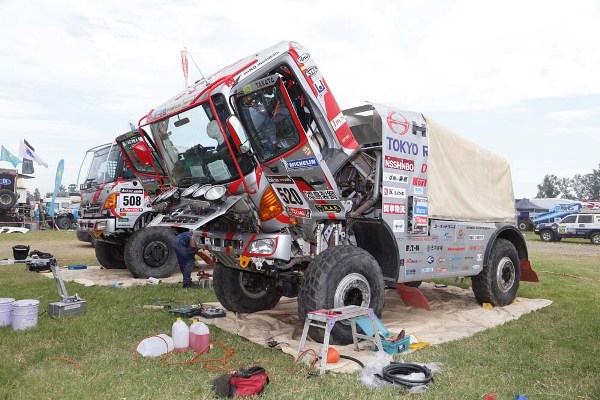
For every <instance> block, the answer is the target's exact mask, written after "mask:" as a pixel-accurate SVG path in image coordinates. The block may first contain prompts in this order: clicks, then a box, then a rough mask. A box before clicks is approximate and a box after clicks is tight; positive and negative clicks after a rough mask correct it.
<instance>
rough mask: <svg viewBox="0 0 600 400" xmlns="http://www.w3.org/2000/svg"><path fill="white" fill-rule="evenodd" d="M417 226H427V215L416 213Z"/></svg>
mask: <svg viewBox="0 0 600 400" xmlns="http://www.w3.org/2000/svg"><path fill="white" fill-rule="evenodd" d="M415 225H416V226H427V217H423V216H419V215H415Z"/></svg>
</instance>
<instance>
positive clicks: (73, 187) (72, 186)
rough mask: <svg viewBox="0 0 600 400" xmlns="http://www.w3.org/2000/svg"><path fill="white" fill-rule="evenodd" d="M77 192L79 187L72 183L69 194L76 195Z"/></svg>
mask: <svg viewBox="0 0 600 400" xmlns="http://www.w3.org/2000/svg"><path fill="white" fill-rule="evenodd" d="M76 192H77V185H76V184H74V183H71V184H70V185H69V193H76Z"/></svg>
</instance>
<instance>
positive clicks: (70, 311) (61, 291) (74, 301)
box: [48, 258, 86, 318]
mask: <svg viewBox="0 0 600 400" xmlns="http://www.w3.org/2000/svg"><path fill="white" fill-rule="evenodd" d="M50 270H51V271H52V275H53V276H54V282H56V287H57V288H58V295H59V296H60V298H61V301H57V302H54V303H50V304H49V305H48V315H49V316H50V318H62V317H67V316H75V315H79V314H83V313H84V312H85V304H86V303H85V300H83V299H82V298H80V297H79V295H78V294H77V293H75V295H73V296H69V295H68V294H67V289H66V288H65V282H64V281H63V278H62V275H61V273H60V268H59V267H58V266H57V265H56V259H55V258H52V259H51V260H50Z"/></svg>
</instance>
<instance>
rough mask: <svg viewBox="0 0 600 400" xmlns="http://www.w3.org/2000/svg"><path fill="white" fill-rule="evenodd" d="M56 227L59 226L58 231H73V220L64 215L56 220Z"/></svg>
mask: <svg viewBox="0 0 600 400" xmlns="http://www.w3.org/2000/svg"><path fill="white" fill-rule="evenodd" d="M56 225H57V226H58V229H60V230H63V231H66V230H69V229H71V226H72V225H73V220H72V219H71V218H69V217H68V216H66V215H63V216H61V217H58V218H57V219H56Z"/></svg>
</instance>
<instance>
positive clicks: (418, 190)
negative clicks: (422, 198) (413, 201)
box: [413, 186, 425, 195]
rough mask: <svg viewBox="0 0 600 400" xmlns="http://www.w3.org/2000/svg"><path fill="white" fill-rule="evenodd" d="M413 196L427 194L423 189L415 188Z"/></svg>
mask: <svg viewBox="0 0 600 400" xmlns="http://www.w3.org/2000/svg"><path fill="white" fill-rule="evenodd" d="M413 194H416V195H423V194H425V191H424V190H423V188H422V187H418V186H415V187H413Z"/></svg>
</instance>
